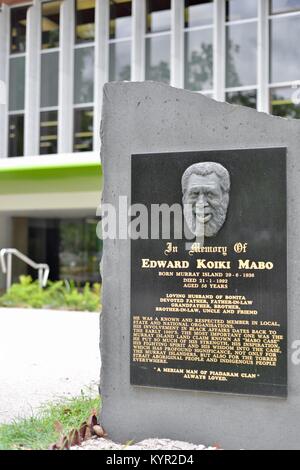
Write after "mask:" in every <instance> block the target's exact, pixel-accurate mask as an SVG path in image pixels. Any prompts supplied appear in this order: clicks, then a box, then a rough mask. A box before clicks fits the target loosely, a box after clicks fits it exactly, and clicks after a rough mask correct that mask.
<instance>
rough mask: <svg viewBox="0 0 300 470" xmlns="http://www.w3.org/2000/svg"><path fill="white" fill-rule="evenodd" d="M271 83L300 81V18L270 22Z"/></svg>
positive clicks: (276, 19)
mask: <svg viewBox="0 0 300 470" xmlns="http://www.w3.org/2000/svg"><path fill="white" fill-rule="evenodd" d="M270 23H271V24H270V30H271V31H270V60H271V81H272V82H273V83H274V82H285V81H290V80H299V79H300V48H299V37H300V17H298V16H297V17H288V18H274V19H273V20H272V21H271V22H270Z"/></svg>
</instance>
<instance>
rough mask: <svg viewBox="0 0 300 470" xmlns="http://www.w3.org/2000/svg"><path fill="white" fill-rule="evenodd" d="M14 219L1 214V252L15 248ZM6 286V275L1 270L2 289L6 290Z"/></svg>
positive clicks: (0, 282) (0, 283)
mask: <svg viewBox="0 0 300 470" xmlns="http://www.w3.org/2000/svg"><path fill="white" fill-rule="evenodd" d="M11 225H12V219H11V217H10V216H8V215H4V214H3V213H2V214H1V213H0V250H1V249H2V248H13V247H12V246H11V243H12V230H11ZM5 285H6V274H3V273H2V271H1V270H0V289H4V288H5Z"/></svg>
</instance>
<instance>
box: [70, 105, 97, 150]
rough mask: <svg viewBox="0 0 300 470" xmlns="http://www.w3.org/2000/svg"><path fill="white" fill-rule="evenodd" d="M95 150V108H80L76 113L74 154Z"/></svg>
mask: <svg viewBox="0 0 300 470" xmlns="http://www.w3.org/2000/svg"><path fill="white" fill-rule="evenodd" d="M92 149H93V108H78V109H75V113H74V152H87V151H89V150H92Z"/></svg>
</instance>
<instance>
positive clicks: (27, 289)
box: [0, 276, 101, 312]
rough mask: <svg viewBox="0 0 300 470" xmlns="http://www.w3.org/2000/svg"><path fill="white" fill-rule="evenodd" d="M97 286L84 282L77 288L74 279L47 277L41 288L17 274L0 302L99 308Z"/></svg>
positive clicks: (54, 306)
mask: <svg viewBox="0 0 300 470" xmlns="http://www.w3.org/2000/svg"><path fill="white" fill-rule="evenodd" d="M100 290H101V285H100V284H93V285H92V286H91V285H90V284H88V283H87V284H85V286H84V287H83V288H82V289H80V288H78V287H76V286H75V284H74V282H70V283H68V284H67V283H64V282H63V281H57V282H51V281H49V282H48V284H47V287H46V288H45V289H41V288H40V286H39V283H38V281H33V280H32V278H31V277H30V276H21V277H20V282H19V283H18V284H13V285H12V286H11V288H10V289H9V291H8V292H6V293H5V294H4V295H3V296H1V297H0V306H1V307H19V308H48V309H56V310H79V311H90V312H99V311H100Z"/></svg>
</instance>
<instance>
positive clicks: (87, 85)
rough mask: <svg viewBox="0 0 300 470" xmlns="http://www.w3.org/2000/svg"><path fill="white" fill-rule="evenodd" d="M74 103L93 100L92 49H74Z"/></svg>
mask: <svg viewBox="0 0 300 470" xmlns="http://www.w3.org/2000/svg"><path fill="white" fill-rule="evenodd" d="M74 67H75V77H74V103H75V104H79V103H91V102H92V101H93V100H94V47H81V48H79V49H75V61H74Z"/></svg>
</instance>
